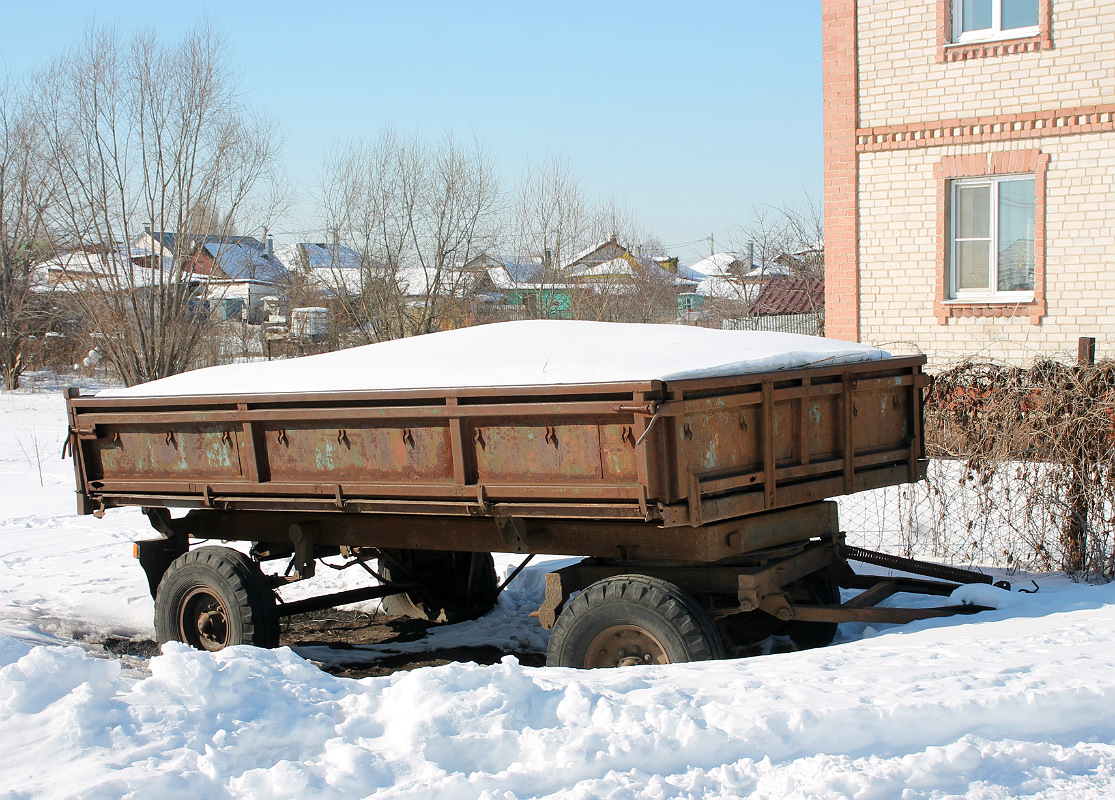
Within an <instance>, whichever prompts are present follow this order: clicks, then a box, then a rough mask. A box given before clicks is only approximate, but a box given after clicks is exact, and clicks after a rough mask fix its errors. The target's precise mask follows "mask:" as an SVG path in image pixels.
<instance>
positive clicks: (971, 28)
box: [952, 0, 1038, 43]
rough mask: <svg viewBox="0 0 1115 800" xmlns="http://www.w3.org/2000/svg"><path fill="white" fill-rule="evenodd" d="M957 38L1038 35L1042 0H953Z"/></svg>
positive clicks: (1002, 37)
mask: <svg viewBox="0 0 1115 800" xmlns="http://www.w3.org/2000/svg"><path fill="white" fill-rule="evenodd" d="M952 24H953V38H952V40H953V41H954V42H958V43H959V42H978V41H987V40H989V39H1016V38H1022V37H1025V36H1037V35H1038V0H953V6H952Z"/></svg>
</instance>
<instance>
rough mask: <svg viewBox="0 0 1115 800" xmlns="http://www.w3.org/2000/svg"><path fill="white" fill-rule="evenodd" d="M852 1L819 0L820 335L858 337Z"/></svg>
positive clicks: (856, 115)
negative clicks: (822, 239)
mask: <svg viewBox="0 0 1115 800" xmlns="http://www.w3.org/2000/svg"><path fill="white" fill-rule="evenodd" d="M857 5H858V3H857V0H821V54H822V58H821V70H822V83H823V96H824V117H823V118H824V142H825V335H826V336H830V337H832V338H835V339H846V340H851V341H859V337H860V291H859V288H860V287H859V200H858V197H859V192H858V188H857V187H858V183H859V163H858V161H859V157H858V155H857V154H856V130H857V128H858V125H859V70H858V67H857V64H856V49H857V42H856V36H857V33H856V27H857V26H856V20H857V17H858V10H857Z"/></svg>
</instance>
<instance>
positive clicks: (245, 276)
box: [132, 230, 289, 320]
mask: <svg viewBox="0 0 1115 800" xmlns="http://www.w3.org/2000/svg"><path fill="white" fill-rule="evenodd" d="M132 247H133V248H134V249H137V250H143V251H147V252H149V253H151V254H152V255H153V256H155V257H157V258H159V259H160V260H161V261H162V262H163V263H164V265H167V264H172V263H174V262H175V261H177V260H181V261H182V262H183V266H182V271H183V272H185V273H190V274H191V275H193V276H194V277H195V278H196V279H197V282H198V283H199V284H200V285H201V286H202V287H203V291H202V298H203V299H204V300H205V301H206V302H208V303H209V305H210V313H211V314H212V315H213V316H214V318H215V319H216V320H221V319H226V318H228V317H231V316H234V315H235V316H239V314H240V312H241V311H242V310H243V309H244V307H245V306H246V307H247V308H249V309H251V308H255V307H257V306H258V305H259V304H260V303H261V302H262V301H263V298H265V297H276V296H278V295H279V294H281V293H282V291H283V288H284V286H285V284H286V282H287V280H288V276H289V273H288V272H287V270H286V268H284V267H283V265H282V264H281V263H280V262H279V261H278V260H277V259H276V258H275V257H274V253H273V252H272V244H271V240H270V238H268V240H267V244H266V245H263V244H262V243H260V242H259V241H258V240H257V239H255V238H253V237H251V236H214V235H208V234H177V233H171V232H167V231H154V232H153V231H151V230H145V231H144V232H143V234H142V235H141V236H140V237H139V238H137V239H136V240H135V241H134V242H133V243H132Z"/></svg>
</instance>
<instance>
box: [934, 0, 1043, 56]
mask: <svg viewBox="0 0 1115 800" xmlns="http://www.w3.org/2000/svg"><path fill="white" fill-rule="evenodd" d="M954 2H955V0H937V42H938V45H937V61H938V62H940V63H944V62H946V61H968V60H970V59H973V58H991V57H994V56H1005V55H1014V54H1015V53H1036V52H1038V51H1040V50H1052V49H1053V3H1052V0H1038V35H1037V36H1026V37H1024V38H1021V39H996V40H995V41H991V42H963V43H957V44H953V42H952V6H953V3H954Z"/></svg>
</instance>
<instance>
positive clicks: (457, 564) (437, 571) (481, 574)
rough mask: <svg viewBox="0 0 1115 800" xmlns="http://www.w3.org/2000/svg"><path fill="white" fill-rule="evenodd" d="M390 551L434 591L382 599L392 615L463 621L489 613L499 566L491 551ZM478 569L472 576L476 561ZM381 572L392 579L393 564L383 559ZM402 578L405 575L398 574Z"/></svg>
mask: <svg viewBox="0 0 1115 800" xmlns="http://www.w3.org/2000/svg"><path fill="white" fill-rule="evenodd" d="M389 554H390V555H391V557H392V558H394V559H395V560H396V561H398V562H400V563H401V564H402V565H403V566H404V567H405V568H406V569H407V570H409V571H410V572H411V573H412V575H413V576H414V578H415V579H416V580H418V581H419V582H421V583H423V584H425V585H427V586H429V587H430V588H431V589H432V590H433V591H430V592H423V593H421V594H417V593H408V592H403V593H401V594H393V595H388V596H387V597H384V598H383V599H382V600H381V601H380V602H381V603H382V605H383V611H384V613H385V614H387V615H389V616H402V617H412V618H414V619H426V620H431V621H433V622H463V621H464V620H469V619H476V618H477V617H480V616H483V615H484V614H486V613H488V612H489V611H490V610H491V609H492V606H494V605H495V603H496V587H497V586H499V582H498V581H497V579H496V565H495V562H494V561H493V560H492V554H491V553H475V554H474V553H466V552H459V551H450V552H447V551H436V550H392V551H389ZM474 563H475V567H476V569H477V570H478V571H477V573H476V577H475V578H474V579H473V580H472V584H473V585H472V587H471V592H470V586H469V583H470V581H469V578H470V575H471V574H472V569H473V564H474ZM379 572H380V574H381V575H383V577H385V578H387V579H388V580H391V579H392V572H391V567H389V566H387V565H386V564H384V563H383V562H380V565H379ZM396 577H397V578H399V579H403V578H404V577H405V576H401V575H400V576H396Z"/></svg>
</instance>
